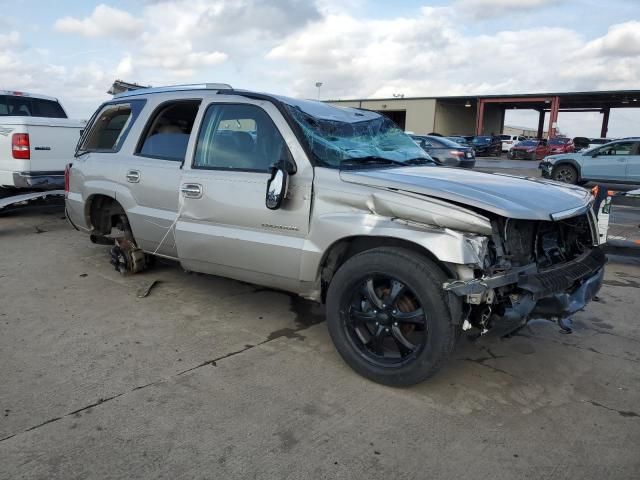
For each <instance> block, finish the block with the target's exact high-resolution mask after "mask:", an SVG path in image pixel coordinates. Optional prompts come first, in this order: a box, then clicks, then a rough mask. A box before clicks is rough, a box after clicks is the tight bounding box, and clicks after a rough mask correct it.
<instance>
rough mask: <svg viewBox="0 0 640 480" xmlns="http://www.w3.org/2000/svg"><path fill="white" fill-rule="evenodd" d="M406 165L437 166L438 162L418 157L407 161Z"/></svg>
mask: <svg viewBox="0 0 640 480" xmlns="http://www.w3.org/2000/svg"><path fill="white" fill-rule="evenodd" d="M402 163H404V164H405V165H437V163H436V161H435V160H434V159H433V158H424V157H416V158H410V159H409V160H405V161H404V162H402Z"/></svg>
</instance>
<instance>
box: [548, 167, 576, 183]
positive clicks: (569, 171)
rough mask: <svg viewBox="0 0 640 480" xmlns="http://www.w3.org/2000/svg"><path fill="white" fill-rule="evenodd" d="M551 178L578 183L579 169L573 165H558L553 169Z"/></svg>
mask: <svg viewBox="0 0 640 480" xmlns="http://www.w3.org/2000/svg"><path fill="white" fill-rule="evenodd" d="M551 178H553V179H554V180H556V181H558V182H564V183H570V184H572V185H576V184H577V183H578V171H577V170H576V168H575V167H574V166H572V165H568V164H562V165H557V166H555V167H553V170H552V171H551Z"/></svg>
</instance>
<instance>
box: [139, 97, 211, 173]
mask: <svg viewBox="0 0 640 480" xmlns="http://www.w3.org/2000/svg"><path fill="white" fill-rule="evenodd" d="M199 106H200V100H186V101H185V100H182V101H176V102H168V103H165V104H163V105H161V106H160V107H158V109H157V110H156V112H155V113H154V114H153V115H152V117H151V120H149V123H148V124H147V127H146V128H145V131H144V133H143V134H142V137H141V139H140V143H139V144H138V148H137V150H136V153H137V154H138V155H141V156H143V157H150V158H158V159H161V160H172V161H177V162H182V161H184V157H185V155H186V153H187V144H188V143H189V136H190V135H191V130H192V129H193V123H194V122H195V119H196V115H197V114H198V107H199Z"/></svg>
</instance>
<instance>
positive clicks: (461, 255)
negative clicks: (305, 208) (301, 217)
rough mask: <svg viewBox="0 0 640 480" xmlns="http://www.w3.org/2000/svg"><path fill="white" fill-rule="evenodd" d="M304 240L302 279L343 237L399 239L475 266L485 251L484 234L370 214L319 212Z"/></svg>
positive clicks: (316, 268)
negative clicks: (324, 213)
mask: <svg viewBox="0 0 640 480" xmlns="http://www.w3.org/2000/svg"><path fill="white" fill-rule="evenodd" d="M312 231H313V232H314V233H313V234H312V235H311V236H310V237H309V238H308V239H307V240H305V243H304V246H303V251H302V258H301V263H300V278H301V280H302V281H308V282H313V281H314V280H316V279H317V275H318V272H319V270H320V266H321V264H322V261H323V259H324V256H325V254H326V252H328V251H329V250H330V249H331V247H332V246H333V245H335V244H336V243H337V242H340V241H343V240H349V239H353V238H356V237H369V238H372V237H375V238H388V239H399V240H403V241H405V242H411V243H414V244H415V245H417V246H419V247H420V248H423V249H424V250H426V251H428V252H429V253H430V254H431V255H433V256H434V257H435V258H437V259H438V260H439V261H441V262H445V263H452V264H460V265H478V266H480V265H481V264H482V257H483V256H484V252H485V250H486V246H487V243H488V237H486V236H484V235H478V234H473V233H464V232H459V231H456V230H452V229H449V228H440V227H432V226H429V225H424V224H418V223H415V222H409V221H406V220H398V219H392V218H389V217H381V216H379V215H375V214H371V213H365V212H361V213H347V214H333V215H323V216H321V217H319V218H318V219H317V220H316V221H315V222H314V225H313V228H312Z"/></svg>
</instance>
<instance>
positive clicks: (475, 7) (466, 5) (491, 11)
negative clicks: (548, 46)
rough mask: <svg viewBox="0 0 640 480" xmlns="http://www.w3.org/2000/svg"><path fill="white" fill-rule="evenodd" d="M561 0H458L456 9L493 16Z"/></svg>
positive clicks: (553, 3)
mask: <svg viewBox="0 0 640 480" xmlns="http://www.w3.org/2000/svg"><path fill="white" fill-rule="evenodd" d="M561 1H563V0H458V1H457V2H456V3H455V6H456V7H457V10H458V11H459V12H462V13H468V14H471V15H474V16H476V17H495V16H496V15H508V14H510V13H513V12H514V11H518V10H520V11H522V10H532V9H536V8H542V7H546V6H548V5H556V4H558V3H560V2H561Z"/></svg>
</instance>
